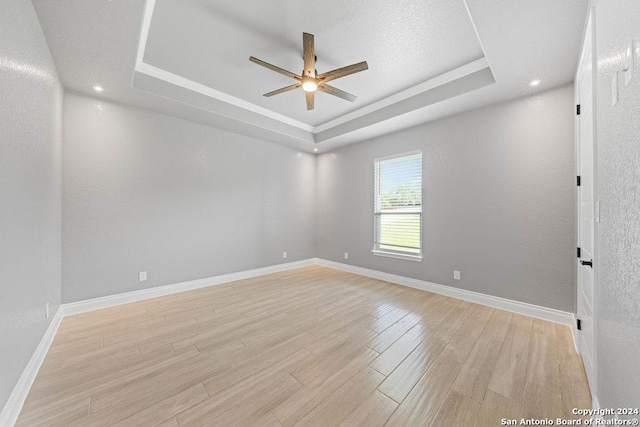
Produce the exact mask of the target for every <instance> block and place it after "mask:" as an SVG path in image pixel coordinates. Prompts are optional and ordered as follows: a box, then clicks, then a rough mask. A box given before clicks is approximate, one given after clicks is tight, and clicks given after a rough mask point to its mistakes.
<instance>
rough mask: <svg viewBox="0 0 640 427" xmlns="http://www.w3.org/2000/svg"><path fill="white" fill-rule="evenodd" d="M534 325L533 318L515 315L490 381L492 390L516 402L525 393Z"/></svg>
mask: <svg viewBox="0 0 640 427" xmlns="http://www.w3.org/2000/svg"><path fill="white" fill-rule="evenodd" d="M532 326H533V319H532V318H530V317H526V316H521V315H518V314H514V315H513V317H512V319H511V323H510V324H509V329H508V330H507V335H506V336H505V339H504V342H503V344H502V348H501V349H500V354H499V355H498V361H497V362H496V366H495V369H494V370H493V373H492V375H491V380H490V382H489V389H490V390H493V391H495V392H496V393H500V394H501V395H503V396H504V397H508V398H509V399H512V400H514V401H516V402H519V401H521V400H522V395H523V393H524V387H525V380H526V372H527V359H528V356H529V341H530V339H531V330H532Z"/></svg>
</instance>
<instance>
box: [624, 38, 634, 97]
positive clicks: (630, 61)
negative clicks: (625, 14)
mask: <svg viewBox="0 0 640 427" xmlns="http://www.w3.org/2000/svg"><path fill="white" fill-rule="evenodd" d="M635 55H636V48H635V42H634V41H633V40H631V41H630V42H629V46H627V50H626V52H625V64H624V70H623V71H622V74H623V75H624V84H625V86H627V85H629V83H630V82H631V79H632V78H633V72H634V68H635Z"/></svg>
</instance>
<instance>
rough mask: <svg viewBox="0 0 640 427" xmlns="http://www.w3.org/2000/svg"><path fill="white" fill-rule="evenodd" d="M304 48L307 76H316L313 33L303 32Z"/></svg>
mask: <svg viewBox="0 0 640 427" xmlns="http://www.w3.org/2000/svg"><path fill="white" fill-rule="evenodd" d="M302 50H303V56H304V75H305V77H313V78H315V77H316V52H315V47H314V43H313V34H309V33H302Z"/></svg>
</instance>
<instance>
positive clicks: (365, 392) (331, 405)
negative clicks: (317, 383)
mask: <svg viewBox="0 0 640 427" xmlns="http://www.w3.org/2000/svg"><path fill="white" fill-rule="evenodd" d="M383 379H384V375H382V374H381V373H379V372H377V371H375V370H373V369H371V368H364V369H363V370H361V371H360V372H359V373H358V374H356V375H354V376H353V377H351V378H350V379H349V381H347V382H346V383H345V384H344V385H342V386H341V387H340V388H338V389H337V390H336V391H335V392H334V393H332V394H331V396H329V397H328V398H327V399H325V400H324V401H323V402H322V403H320V405H318V406H316V407H315V409H313V410H312V411H311V412H309V413H308V414H307V416H305V417H304V418H303V419H302V420H300V422H299V423H297V424H296V426H318V427H325V426H329V425H339V424H340V423H341V422H342V421H344V420H345V419H346V418H347V417H348V416H349V415H350V414H351V413H352V412H353V411H354V410H355V409H356V408H357V407H358V406H360V404H361V403H362V402H364V400H365V399H366V398H367V396H369V395H370V394H371V393H372V392H373V391H374V390H375V389H376V387H378V385H379V384H380V383H381V382H382V380H383Z"/></svg>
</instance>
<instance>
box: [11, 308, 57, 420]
mask: <svg viewBox="0 0 640 427" xmlns="http://www.w3.org/2000/svg"><path fill="white" fill-rule="evenodd" d="M62 311H63V310H62V307H59V308H58V311H56V314H55V316H53V319H51V323H49V327H48V328H47V330H46V331H45V333H44V335H43V337H42V339H41V340H40V344H38V347H36V350H35V351H34V352H33V355H32V356H31V359H29V363H27V366H26V367H25V368H24V371H22V375H21V376H20V379H19V380H18V383H17V384H16V386H15V387H14V388H13V392H11V395H10V396H9V400H8V401H7V404H6V405H5V406H4V409H3V410H2V413H1V414H0V426H13V425H14V424H15V423H16V421H17V420H18V416H19V415H20V411H21V410H22V405H24V401H25V400H26V399H27V395H28V394H29V390H30V389H31V386H32V385H33V381H34V380H35V379H36V375H38V371H39V370H40V366H42V362H44V358H45V357H46V355H47V352H48V351H49V347H51V343H52V342H53V339H54V338H55V336H56V332H58V327H59V326H60V322H61V321H62V318H63V317H64V313H63V312H62Z"/></svg>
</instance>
